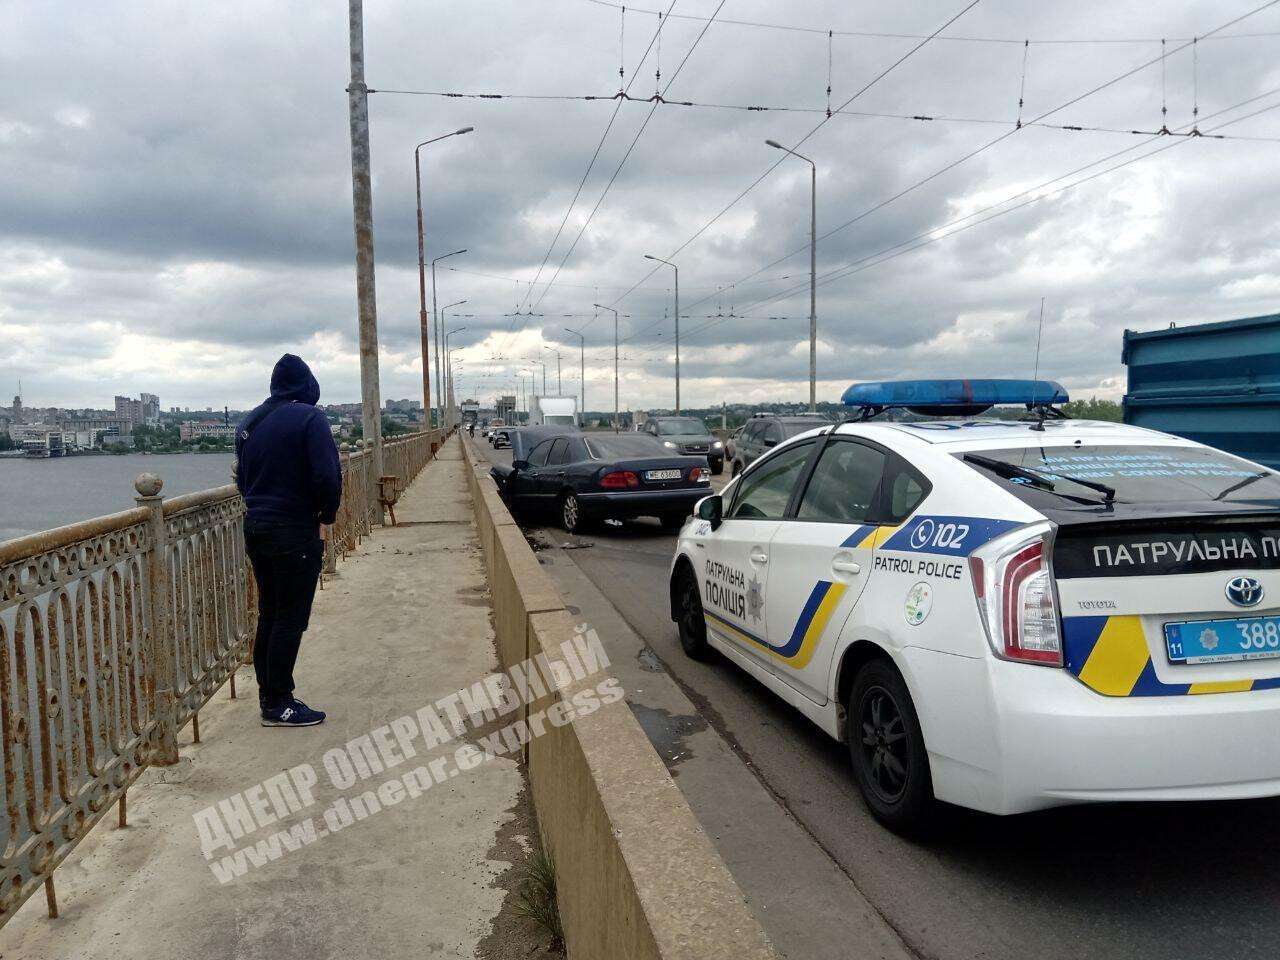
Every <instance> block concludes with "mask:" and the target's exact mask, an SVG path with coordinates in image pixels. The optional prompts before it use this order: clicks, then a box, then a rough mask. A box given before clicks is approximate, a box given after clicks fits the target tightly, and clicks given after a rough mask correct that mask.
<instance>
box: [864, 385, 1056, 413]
mask: <svg viewBox="0 0 1280 960" xmlns="http://www.w3.org/2000/svg"><path fill="white" fill-rule="evenodd" d="M1068 399H1070V398H1069V397H1068V396H1067V391H1066V389H1065V388H1064V387H1063V386H1062V384H1060V383H1056V382H1054V381H1053V380H874V381H870V382H867V383H855V384H854V385H853V386H851V387H850V388H849V389H848V390H846V391H845V392H844V396H842V397H841V398H840V400H841V402H842V403H843V404H845V406H849V407H860V408H862V409H864V410H874V411H876V412H879V411H881V410H888V409H890V408H893V407H905V408H907V409H911V410H922V411H927V412H929V413H945V412H947V411H948V410H949V409H952V408H954V411H955V412H957V413H966V414H972V413H973V412H975V411H978V410H985V409H987V408H988V407H994V406H998V405H1002V404H1003V405H1008V404H1018V405H1025V406H1027V407H1045V406H1049V405H1052V404H1059V403H1066V402H1067V401H1068Z"/></svg>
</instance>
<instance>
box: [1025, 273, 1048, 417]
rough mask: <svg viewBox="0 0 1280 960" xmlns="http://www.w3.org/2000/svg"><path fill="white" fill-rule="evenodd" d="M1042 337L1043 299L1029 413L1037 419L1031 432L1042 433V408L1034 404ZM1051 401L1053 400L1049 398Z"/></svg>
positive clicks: (1042, 301) (1038, 381) (1038, 378)
mask: <svg viewBox="0 0 1280 960" xmlns="http://www.w3.org/2000/svg"><path fill="white" fill-rule="evenodd" d="M1043 337H1044V297H1041V298H1040V327H1039V329H1037V331H1036V363H1035V373H1033V374H1032V375H1031V404H1030V406H1031V412H1032V413H1034V414H1035V415H1036V416H1037V417H1039V419H1038V420H1037V421H1036V422H1035V423H1034V424H1033V425H1032V427H1031V429H1032V430H1039V431H1040V432H1041V433H1043V432H1044V407H1042V406H1039V405H1037V404H1036V387H1037V386H1039V384H1040V341H1041V340H1042V339H1043ZM1050 399H1051V400H1052V399H1053V398H1052V397H1050Z"/></svg>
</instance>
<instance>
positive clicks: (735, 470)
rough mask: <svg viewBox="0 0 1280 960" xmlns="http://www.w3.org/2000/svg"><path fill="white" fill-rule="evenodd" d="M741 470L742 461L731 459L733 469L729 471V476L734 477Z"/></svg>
mask: <svg viewBox="0 0 1280 960" xmlns="http://www.w3.org/2000/svg"><path fill="white" fill-rule="evenodd" d="M741 472H742V463H741V462H740V461H738V460H735V461H733V469H732V470H730V471H729V476H731V477H736V476H737V475H738V474H740V473H741Z"/></svg>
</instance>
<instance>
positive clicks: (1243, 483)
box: [1213, 470, 1271, 500]
mask: <svg viewBox="0 0 1280 960" xmlns="http://www.w3.org/2000/svg"><path fill="white" fill-rule="evenodd" d="M1269 476H1271V471H1270V470H1263V471H1261V472H1260V473H1255V474H1252V475H1250V476H1247V477H1245V478H1244V479H1243V480H1241V481H1240V482H1239V483H1236V484H1233V485H1232V486H1229V487H1227V489H1225V490H1223V491H1222V492H1221V493H1220V494H1218V495H1217V496H1216V497H1214V498H1213V499H1215V500H1221V499H1222V498H1223V497H1225V496H1226V495H1227V494H1228V493H1235V492H1236V491H1237V490H1239V489H1240V488H1241V487H1247V486H1248V485H1249V484H1251V483H1253V482H1254V481H1257V480H1261V479H1262V478H1263V477H1269Z"/></svg>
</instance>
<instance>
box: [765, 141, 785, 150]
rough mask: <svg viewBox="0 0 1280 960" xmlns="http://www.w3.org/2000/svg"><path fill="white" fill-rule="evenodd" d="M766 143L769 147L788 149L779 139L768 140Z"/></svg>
mask: <svg viewBox="0 0 1280 960" xmlns="http://www.w3.org/2000/svg"><path fill="white" fill-rule="evenodd" d="M764 143H765V146H767V147H776V148H777V149H779V150H785V149H787V148H786V147H784V146H783V145H782V144H780V143H779V142H778V141H777V140H766V141H765V142H764Z"/></svg>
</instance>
